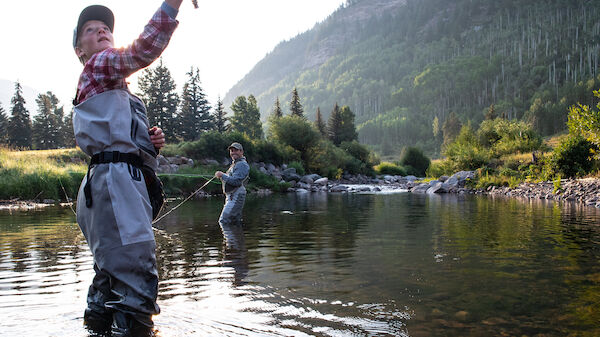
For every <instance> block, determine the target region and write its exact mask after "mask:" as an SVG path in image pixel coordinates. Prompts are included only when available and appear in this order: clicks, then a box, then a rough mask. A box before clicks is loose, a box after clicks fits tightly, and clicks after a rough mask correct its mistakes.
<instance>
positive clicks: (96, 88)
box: [75, 8, 178, 104]
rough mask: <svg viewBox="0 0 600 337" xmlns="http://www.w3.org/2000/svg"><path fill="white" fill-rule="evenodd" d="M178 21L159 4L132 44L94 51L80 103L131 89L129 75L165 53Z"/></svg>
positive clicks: (86, 68) (82, 79)
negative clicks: (118, 90)
mask: <svg viewBox="0 0 600 337" xmlns="http://www.w3.org/2000/svg"><path fill="white" fill-rule="evenodd" d="M177 24H178V22H177V20H175V19H172V18H171V17H170V16H169V15H168V14H167V13H165V11H163V10H162V9H161V8H159V9H158V10H157V11H156V13H154V16H152V19H150V22H148V24H147V25H146V27H145V28H144V32H143V33H142V34H141V35H140V36H139V37H138V38H137V39H136V40H135V41H134V42H133V44H132V45H130V46H128V47H125V48H108V49H105V50H103V51H101V52H98V53H96V54H94V55H92V57H91V58H90V59H89V60H88V61H87V62H86V63H85V66H84V67H83V72H82V73H81V76H79V83H78V84H77V97H76V98H75V99H76V102H77V104H79V103H82V102H83V101H85V100H86V99H88V98H90V97H92V96H94V95H97V94H99V93H102V92H105V91H108V90H113V89H127V82H126V80H125V79H126V78H127V77H128V76H129V75H131V74H133V73H134V72H136V71H138V70H140V69H143V68H145V67H147V66H149V65H150V64H151V63H152V62H154V60H156V59H157V58H158V57H159V56H160V54H162V52H163V50H165V48H166V47H167V45H168V44H169V40H170V39H171V35H172V34H173V32H174V31H175V28H177Z"/></svg>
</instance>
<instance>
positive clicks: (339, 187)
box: [330, 185, 348, 192]
mask: <svg viewBox="0 0 600 337" xmlns="http://www.w3.org/2000/svg"><path fill="white" fill-rule="evenodd" d="M330 191H331V192H347V191H348V187H346V186H342V185H335V186H333V187H332V188H331V189H330Z"/></svg>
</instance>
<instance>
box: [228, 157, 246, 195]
mask: <svg viewBox="0 0 600 337" xmlns="http://www.w3.org/2000/svg"><path fill="white" fill-rule="evenodd" d="M249 174H250V166H248V162H247V161H246V157H242V158H240V159H238V160H234V161H233V163H232V164H231V166H229V169H228V170H227V173H225V174H223V175H222V176H221V180H222V181H223V193H225V194H229V193H232V192H234V191H235V190H236V189H237V188H239V187H240V186H242V185H246V183H247V182H248V179H249V177H248V175H249Z"/></svg>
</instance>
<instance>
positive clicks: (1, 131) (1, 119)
mask: <svg viewBox="0 0 600 337" xmlns="http://www.w3.org/2000/svg"><path fill="white" fill-rule="evenodd" d="M7 133H8V117H7V116H6V112H5V111H4V108H3V107H2V105H0V144H7V143H8V136H7Z"/></svg>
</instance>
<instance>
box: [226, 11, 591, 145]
mask: <svg viewBox="0 0 600 337" xmlns="http://www.w3.org/2000/svg"><path fill="white" fill-rule="evenodd" d="M599 33H600V2H598V1H591V0H539V1H538V0H529V1H523V0H520V1H519V0H455V1H447V0H354V1H349V2H348V3H347V4H346V5H345V6H343V7H341V8H339V9H338V10H337V11H336V12H334V13H333V14H332V15H330V17H329V18H327V19H326V20H325V21H324V22H322V23H319V24H317V25H315V27H314V28H313V29H312V30H310V31H307V32H305V33H303V34H300V35H298V36H297V37H295V38H293V39H291V40H289V41H284V42H282V43H280V44H279V45H278V46H277V47H276V48H275V49H274V50H273V51H272V52H271V53H269V54H268V55H267V56H266V57H265V58H264V59H263V60H262V61H260V62H259V63H258V64H257V65H256V66H255V67H254V69H253V70H252V71H251V72H250V73H249V74H248V75H246V76H245V77H244V78H243V79H242V80H241V81H240V82H239V83H238V84H237V85H236V86H234V87H233V88H232V89H231V90H230V91H229V92H228V94H227V95H226V97H225V98H224V102H225V106H226V107H229V106H230V105H231V102H232V101H233V100H234V99H235V98H236V97H237V96H240V95H250V94H252V95H254V96H255V97H256V100H257V102H258V106H259V108H260V112H261V115H262V117H263V118H262V119H263V120H265V119H266V116H267V115H268V114H270V112H271V110H272V107H273V104H274V103H275V100H276V98H279V100H280V101H281V102H282V107H283V111H284V113H289V107H288V106H289V100H290V94H291V92H292V89H293V88H294V87H296V88H297V90H298V93H299V95H300V97H301V100H302V104H303V106H304V111H305V115H306V116H307V117H308V118H309V119H311V120H312V119H314V117H315V113H316V110H317V108H320V110H321V112H322V114H323V117H324V118H325V119H327V118H328V115H329V113H330V111H331V110H332V108H333V106H334V105H335V103H336V102H337V103H339V105H348V106H349V107H350V108H351V109H352V111H353V112H354V113H355V114H356V125H357V128H358V131H359V140H360V141H361V142H362V143H364V144H368V145H370V146H372V147H373V148H374V149H375V150H377V151H379V152H380V153H382V154H393V153H394V152H397V151H399V150H400V149H402V147H403V146H405V145H413V146H417V147H420V148H422V149H424V150H425V151H426V152H427V153H429V154H432V155H436V154H439V152H440V146H441V144H442V143H443V141H444V138H445V137H446V138H449V137H452V136H453V134H452V133H453V132H454V133H455V132H457V131H453V130H456V127H452V125H451V124H454V126H456V125H455V124H457V123H458V124H465V123H468V122H471V123H472V124H473V125H474V126H477V125H478V124H479V123H480V122H481V121H482V120H483V119H484V116H485V114H486V113H493V114H496V115H498V116H501V117H504V118H506V119H519V120H523V121H525V122H528V123H531V124H533V126H534V128H535V129H536V130H537V131H539V132H540V133H541V134H542V135H549V134H554V133H556V132H559V131H562V130H564V129H566V125H565V122H566V116H567V112H568V107H569V106H570V105H573V104H575V103H577V102H581V103H583V104H588V105H595V104H596V102H595V101H594V99H595V98H594V96H593V94H592V91H593V90H594V89H598V88H599V87H600V79H599V77H598V75H599V73H598V71H599V69H598V64H599V62H600V60H599V58H598V56H599V55H598V54H599V52H600V36H599Z"/></svg>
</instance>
